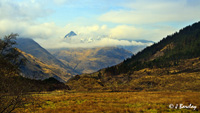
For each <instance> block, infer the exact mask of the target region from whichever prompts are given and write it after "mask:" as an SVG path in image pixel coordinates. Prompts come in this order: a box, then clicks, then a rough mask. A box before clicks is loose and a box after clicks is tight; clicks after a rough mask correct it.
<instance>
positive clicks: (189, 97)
mask: <svg viewBox="0 0 200 113" xmlns="http://www.w3.org/2000/svg"><path fill="white" fill-rule="evenodd" d="M32 97H33V99H31V100H30V103H28V104H26V105H25V107H24V108H17V109H15V111H14V112H17V113H21V112H36V113H38V112H39V113H68V112H81V113H84V112H90V113H99V112H111V113H117V112H118V113H125V112H131V113H133V112H145V113H146V112H155V113H157V112H199V111H198V110H200V92H67V91H53V92H44V93H36V94H32ZM172 104H173V105H174V106H173V105H172ZM190 104H192V105H190ZM176 105H178V107H177V108H175V107H176ZM169 106H170V107H172V108H171V109H170V108H169ZM180 106H181V107H184V106H185V107H193V108H190V109H189V108H188V109H180ZM195 106H196V107H197V108H196V110H194V109H195Z"/></svg>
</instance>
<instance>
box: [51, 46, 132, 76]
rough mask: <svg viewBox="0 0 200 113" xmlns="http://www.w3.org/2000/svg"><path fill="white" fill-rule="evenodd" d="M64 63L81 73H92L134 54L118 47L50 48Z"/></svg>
mask: <svg viewBox="0 0 200 113" xmlns="http://www.w3.org/2000/svg"><path fill="white" fill-rule="evenodd" d="M48 51H50V52H51V53H52V54H53V55H54V56H55V57H56V58H58V59H59V60H60V61H62V62H63V63H64V64H66V65H69V66H70V67H73V69H74V70H76V71H78V72H79V74H81V73H92V72H95V71H97V70H99V69H102V68H105V67H109V66H113V65H116V64H118V63H120V62H122V61H123V60H124V59H126V58H128V57H130V56H131V55H132V53H131V52H129V51H127V50H125V49H122V48H117V47H98V48H65V49H51V50H50V49H49V50H48Z"/></svg>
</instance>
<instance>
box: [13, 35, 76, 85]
mask: <svg viewBox="0 0 200 113" xmlns="http://www.w3.org/2000/svg"><path fill="white" fill-rule="evenodd" d="M16 42H17V46H16V47H17V48H19V49H20V50H21V53H23V57H24V58H25V59H27V63H26V66H22V67H21V70H22V73H23V76H25V77H28V78H33V79H46V78H49V77H54V78H56V79H57V80H60V81H62V82H63V81H67V80H68V79H69V78H70V77H72V75H75V74H76V71H74V70H73V69H72V68H71V67H70V66H68V65H65V64H63V63H62V62H61V61H60V60H58V59H57V58H56V57H54V56H53V55H52V54H50V53H49V52H48V51H47V50H46V49H44V48H42V47H41V46H40V45H39V44H38V43H36V42H35V41H34V40H32V39H28V38H19V39H17V40H16Z"/></svg>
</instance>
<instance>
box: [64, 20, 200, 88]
mask: <svg viewBox="0 0 200 113" xmlns="http://www.w3.org/2000/svg"><path fill="white" fill-rule="evenodd" d="M199 59H200V22H198V23H195V24H193V25H191V26H187V27H185V28H183V29H181V30H180V31H179V32H177V33H174V34H173V35H169V36H167V37H166V38H164V39H163V40H161V41H160V42H158V43H155V44H153V45H152V46H150V47H147V48H145V49H144V50H142V51H141V52H139V53H137V54H136V55H133V56H132V57H131V58H129V59H127V60H125V61H124V62H122V63H120V64H118V65H116V66H112V67H109V68H105V69H102V70H100V71H98V72H96V73H93V74H84V75H78V76H76V77H74V78H73V79H71V80H70V81H69V82H68V83H67V84H69V85H70V86H71V87H72V88H74V89H76V90H111V91H141V90H148V91H149V90H150V91H155V90H156V91H157V90H165V91H166V90H175V91H177V90H179V91H185V90H192V91H200V89H199V86H200V76H199V75H200V68H199V66H200V60H199Z"/></svg>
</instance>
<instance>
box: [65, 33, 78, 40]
mask: <svg viewBox="0 0 200 113" xmlns="http://www.w3.org/2000/svg"><path fill="white" fill-rule="evenodd" d="M76 35H77V34H76V33H75V32H74V31H70V32H69V33H68V34H67V35H65V38H68V37H73V36H76Z"/></svg>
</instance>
